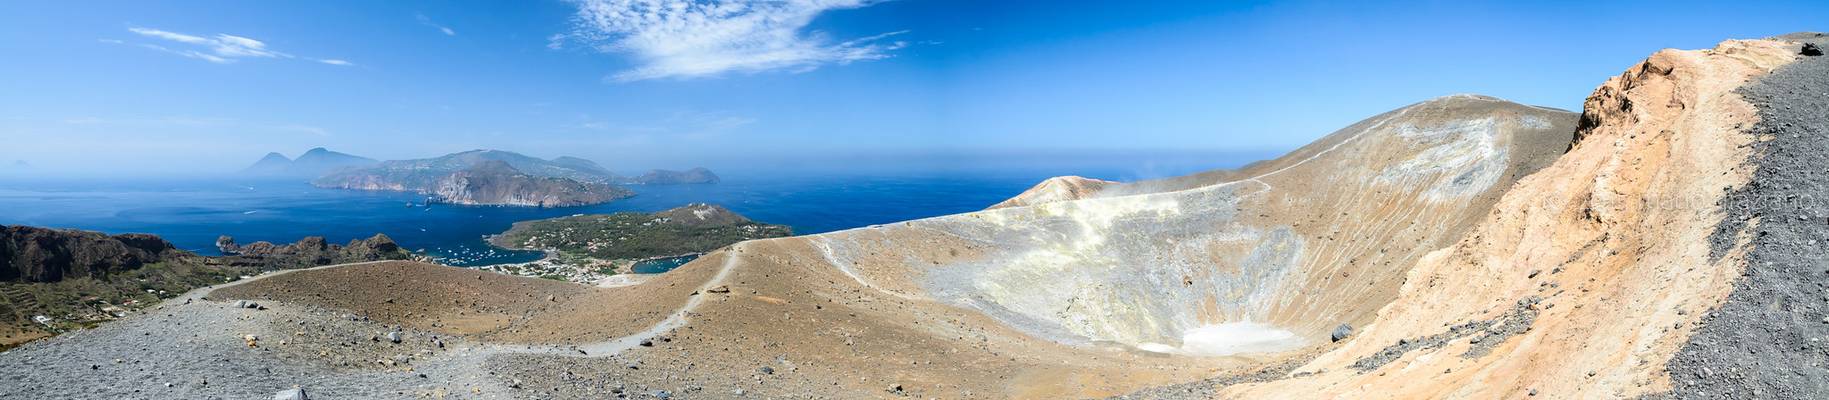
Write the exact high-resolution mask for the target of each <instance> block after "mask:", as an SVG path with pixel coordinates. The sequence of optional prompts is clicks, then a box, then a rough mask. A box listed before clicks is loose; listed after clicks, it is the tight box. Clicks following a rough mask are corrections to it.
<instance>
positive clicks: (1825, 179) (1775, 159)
mask: <svg viewBox="0 0 1829 400" xmlns="http://www.w3.org/2000/svg"><path fill="white" fill-rule="evenodd" d="M1781 39H1790V40H1793V41H1809V42H1815V43H1817V45H1818V46H1825V45H1829V37H1823V36H1820V35H1815V34H1792V35H1786V36H1784V37H1781ZM1741 95H1743V96H1745V97H1746V99H1747V100H1748V101H1749V102H1751V103H1753V104H1754V106H1756V107H1758V109H1759V118H1760V122H1759V124H1758V125H1756V126H1754V127H1753V132H1755V133H1757V134H1759V135H1760V136H1761V137H1762V138H1763V139H1765V140H1766V141H1764V142H1760V143H1757V144H1756V145H1755V146H1756V147H1755V158H1754V164H1755V165H1757V167H1758V169H1757V170H1756V172H1755V173H1754V176H1753V180H1752V183H1750V184H1748V185H1746V186H1745V187H1742V188H1739V189H1738V190H1736V191H1734V192H1733V194H1732V195H1731V196H1729V197H1728V201H1727V204H1724V205H1723V208H1724V212H1726V213H1727V218H1725V219H1724V220H1723V222H1722V226H1721V228H1720V230H1719V231H1718V232H1717V233H1716V235H1715V236H1714V237H1713V238H1712V240H1713V242H1714V243H1713V245H1714V248H1715V249H1717V253H1718V252H1719V249H1727V248H1732V247H1734V245H1735V243H1736V242H1737V241H1739V240H1741V239H1742V235H1750V237H1751V240H1752V243H1751V244H1752V247H1751V251H1750V252H1749V253H1748V254H1747V255H1746V260H1747V267H1746V272H1745V274H1744V275H1742V276H1741V277H1740V279H1739V281H1737V282H1735V283H1734V291H1733V294H1730V295H1729V296H1728V299H1727V301H1726V303H1724V304H1722V305H1721V306H1720V307H1719V308H1718V309H1716V310H1715V311H1714V312H1712V313H1710V314H1708V315H1707V316H1706V317H1704V320H1703V321H1704V322H1703V326H1702V327H1701V328H1699V329H1697V331H1696V333H1695V335H1693V336H1692V337H1691V338H1690V341H1689V343H1688V344H1686V345H1685V346H1684V347H1683V349H1682V351H1681V352H1679V353H1678V354H1677V356H1676V358H1675V359H1673V360H1671V362H1670V364H1669V370H1670V375H1671V377H1672V379H1673V381H1674V382H1673V383H1674V386H1675V387H1676V390H1675V391H1674V392H1673V393H1671V394H1670V396H1669V397H1671V398H1681V399H1690V398H1789V399H1822V398H1829V369H1826V368H1825V367H1829V341H1825V340H1824V339H1825V338H1829V291H1826V290H1825V286H1826V285H1829V268H1825V267H1824V265H1825V263H1826V262H1829V247H1826V246H1824V244H1823V243H1822V241H1823V240H1826V239H1829V197H1825V196H1823V194H1825V193H1829V175H1824V171H1829V140H1825V137H1824V136H1825V134H1829V58H1825V57H1822V56H1815V57H1803V59H1802V60H1799V61H1797V62H1795V63H1791V64H1789V65H1787V66H1785V67H1783V68H1780V69H1778V70H1776V71H1773V72H1772V73H1771V74H1769V75H1766V76H1765V77H1763V78H1761V79H1760V80H1759V81H1758V82H1756V83H1754V84H1751V85H1747V86H1746V87H1744V88H1743V89H1742V90H1741ZM1747 229H1751V230H1752V231H1751V232H1746V230H1747Z"/></svg>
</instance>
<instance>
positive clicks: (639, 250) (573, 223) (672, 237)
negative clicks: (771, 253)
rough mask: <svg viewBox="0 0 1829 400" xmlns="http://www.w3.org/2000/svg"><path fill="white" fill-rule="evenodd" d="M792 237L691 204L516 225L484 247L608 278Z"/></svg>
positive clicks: (708, 206) (733, 214)
mask: <svg viewBox="0 0 1829 400" xmlns="http://www.w3.org/2000/svg"><path fill="white" fill-rule="evenodd" d="M793 234H794V232H793V229H791V228H789V227H788V226H786V225H775V224H768V223H762V222H756V221H753V220H750V219H749V218H747V217H744V216H742V215H740V214H737V213H736V212H733V211H730V210H729V209H726V208H724V207H722V206H718V205H712V204H703V203H695V204H688V205H686V206H682V207H678V208H674V209H670V210H666V211H661V212H656V213H640V212H619V213H615V214H589V215H573V216H568V217H559V218H549V219H540V220H532V221H522V222H517V223H515V224H514V226H513V227H512V228H509V229H508V231H507V232H503V233H502V234H500V235H495V236H491V237H490V238H489V243H490V244H494V245H496V246H500V247H504V248H510V249H520V250H544V251H547V252H549V253H553V254H554V256H556V257H557V260H556V262H548V263H547V264H548V265H546V267H553V265H552V264H559V266H571V267H589V268H588V271H585V272H597V273H599V274H614V273H621V272H629V269H630V266H632V265H633V264H634V263H636V262H639V261H644V260H651V259H657V258H675V257H683V256H695V255H698V254H703V253H706V252H710V251H712V250H717V249H719V248H722V247H724V246H729V245H731V244H734V243H737V242H741V241H745V240H753V239H766V238H776V237H785V236H792V235H793ZM504 272H510V273H513V272H515V271H504ZM550 273H552V272H546V273H543V274H550ZM571 280H591V279H588V278H586V279H571Z"/></svg>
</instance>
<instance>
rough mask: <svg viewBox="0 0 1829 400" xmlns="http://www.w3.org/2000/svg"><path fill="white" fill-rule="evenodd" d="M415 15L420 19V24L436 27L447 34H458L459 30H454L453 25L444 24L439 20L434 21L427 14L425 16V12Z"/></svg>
mask: <svg viewBox="0 0 1829 400" xmlns="http://www.w3.org/2000/svg"><path fill="white" fill-rule="evenodd" d="M414 17H416V18H417V19H419V24H420V25H425V26H430V27H433V28H436V29H438V31H439V32H443V33H444V34H445V36H457V31H455V30H452V29H451V27H448V26H444V25H442V24H439V23H437V22H433V21H432V17H427V16H425V14H416V15H414Z"/></svg>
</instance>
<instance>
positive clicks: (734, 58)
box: [548, 0, 908, 82]
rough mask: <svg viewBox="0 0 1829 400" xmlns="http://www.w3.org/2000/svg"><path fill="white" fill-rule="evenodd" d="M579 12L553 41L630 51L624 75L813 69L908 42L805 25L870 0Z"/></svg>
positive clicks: (604, 4) (660, 1) (626, 2)
mask: <svg viewBox="0 0 1829 400" xmlns="http://www.w3.org/2000/svg"><path fill="white" fill-rule="evenodd" d="M574 2H575V3H576V4H577V6H578V13H577V14H576V15H574V16H573V26H572V30H571V31H570V32H569V33H564V34H558V35H553V36H552V37H551V38H549V43H548V47H550V48H554V49H558V48H563V47H564V46H565V44H566V43H579V44H583V45H585V46H588V47H590V48H592V49H594V50H597V51H602V52H612V53H622V54H628V55H630V56H632V57H634V58H635V60H636V61H637V65H636V67H635V68H633V69H629V70H625V71H621V72H618V73H616V74H615V75H614V76H613V78H614V79H616V80H618V81H624V82H627V81H637V80H644V79H659V78H698V77H708V76H716V75H719V74H723V73H726V72H742V73H756V72H764V71H773V70H788V71H793V72H805V71H810V70H813V69H816V68H819V67H820V66H823V65H827V64H841V65H842V64H848V63H851V62H855V61H867V60H880V59H884V58H889V57H890V52H891V51H894V50H897V49H901V48H903V47H906V46H907V45H908V44H907V43H906V42H902V41H888V40H886V39H887V38H888V37H890V36H894V35H898V34H902V33H905V32H906V31H901V32H889V33H884V34H880V35H874V36H869V37H864V38H859V39H853V40H847V41H842V42H834V41H833V40H831V39H830V38H828V37H827V36H826V34H825V33H823V32H818V31H813V32H803V30H805V29H806V27H807V25H808V24H810V23H812V22H813V19H814V18H815V17H818V16H819V14H821V13H824V12H826V11H830V10H839V9H850V8H859V7H865V6H869V5H870V4H873V3H874V2H875V1H872V0H778V1H765V2H750V1H741V0H710V1H693V0H574Z"/></svg>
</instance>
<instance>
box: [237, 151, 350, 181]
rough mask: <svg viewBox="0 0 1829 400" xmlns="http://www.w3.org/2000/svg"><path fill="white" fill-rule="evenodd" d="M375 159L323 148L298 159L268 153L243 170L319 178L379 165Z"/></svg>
mask: <svg viewBox="0 0 1829 400" xmlns="http://www.w3.org/2000/svg"><path fill="white" fill-rule="evenodd" d="M377 162H378V161H375V159H372V158H368V157H362V156H356V155H351V154H347V153H339V152H336V151H331V150H330V149H326V148H323V147H315V148H312V149H311V150H306V151H305V153H304V154H300V155H299V156H298V158H286V155H284V154H280V153H278V152H272V153H267V155H266V156H263V157H261V158H260V160H259V161H255V162H254V165H250V166H248V167H247V168H244V169H242V170H241V172H242V173H243V174H251V175H266V176H288V177H317V176H320V175H323V174H325V173H328V172H331V171H335V170H337V169H341V168H346V167H359V166H366V165H372V164H375V163H377Z"/></svg>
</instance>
